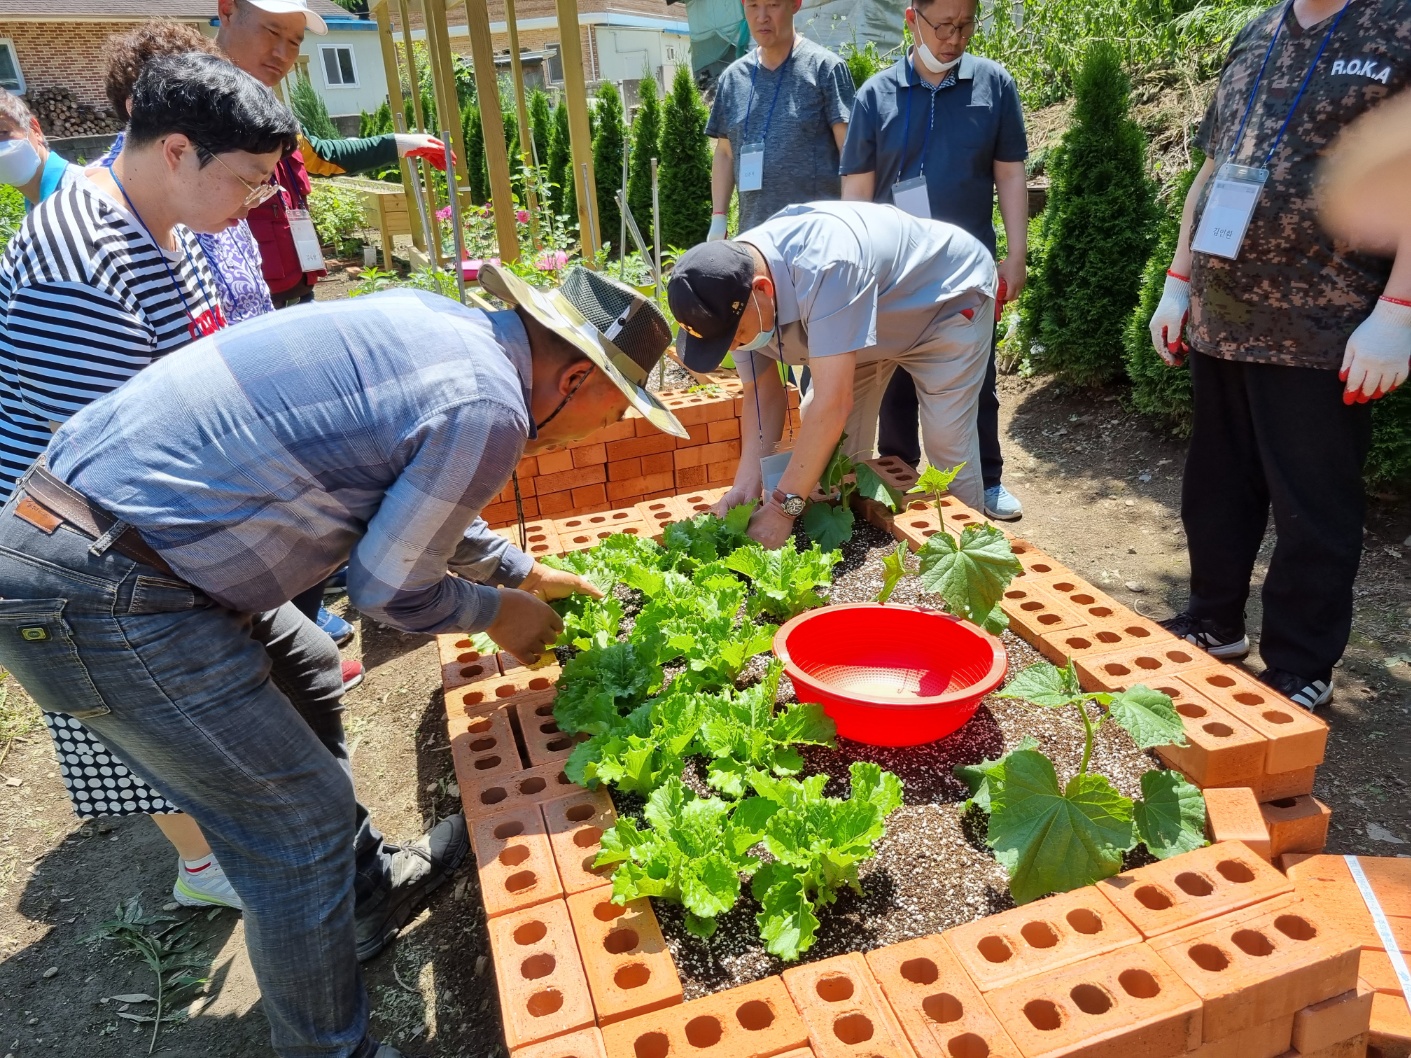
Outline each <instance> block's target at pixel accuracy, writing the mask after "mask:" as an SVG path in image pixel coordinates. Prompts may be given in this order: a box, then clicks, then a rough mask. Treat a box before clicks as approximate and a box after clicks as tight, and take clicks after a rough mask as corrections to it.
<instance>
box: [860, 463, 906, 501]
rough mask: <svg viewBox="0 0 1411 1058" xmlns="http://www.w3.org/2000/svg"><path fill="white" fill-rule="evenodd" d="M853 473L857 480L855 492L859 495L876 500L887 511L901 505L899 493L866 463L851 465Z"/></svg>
mask: <svg viewBox="0 0 1411 1058" xmlns="http://www.w3.org/2000/svg"><path fill="white" fill-rule="evenodd" d="M853 475H854V477H855V478H856V480H857V492H858V495H859V496H865V497H867V498H868V499H869V500H876V501H877V502H878V503H880V504H882V505H883V506H884V507H886V508H887V510H889V511H895V510H897V509H898V508H899V507H900V506H901V494H900V493H898V492H897V491H896V489H894V488H892V487H891V486H890V485H888V484H887V483H886V482H885V481H883V480H882V479H881V477H879V476H878V474H877V471H875V470H873V469H872V468H871V467H870V466H868V465H867V464H866V463H858V464H856V465H855V466H854V467H853Z"/></svg>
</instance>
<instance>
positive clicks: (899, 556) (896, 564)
mask: <svg viewBox="0 0 1411 1058" xmlns="http://www.w3.org/2000/svg"><path fill="white" fill-rule="evenodd" d="M907 550H908V549H907V546H906V542H905V541H903V542H902V543H900V544H898V545H897V549H896V550H895V551H892V552H890V553H889V554H888V555H887V557H886V558H884V559H882V587H881V589H880V590H879V591H878V592H877V601H878V602H879V603H881V604H883V605H886V602H887V600H888V599H890V598H891V597H892V592H894V591H896V587H897V585H898V584H900V583H901V579H902V578H903V577H904V576H906V554H907Z"/></svg>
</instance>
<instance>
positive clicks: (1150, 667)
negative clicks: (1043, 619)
mask: <svg viewBox="0 0 1411 1058" xmlns="http://www.w3.org/2000/svg"><path fill="white" fill-rule="evenodd" d="M1113 643H1120V644H1122V645H1120V646H1113V647H1112V648H1111V649H1109V650H1098V649H1097V647H1099V646H1101V645H1103V644H1108V645H1111V644H1113ZM1038 647H1039V651H1040V652H1041V653H1042V654H1043V655H1044V656H1045V657H1047V658H1049V659H1050V660H1052V661H1054V663H1055V664H1062V663H1063V662H1064V661H1065V660H1066V659H1067V658H1069V657H1071V658H1073V660H1074V662H1075V663H1076V665H1077V668H1078V678H1079V680H1080V681H1081V682H1082V684H1083V686H1084V687H1095V688H1096V687H1100V688H1102V689H1103V690H1105V691H1120V690H1126V689H1127V688H1130V687H1135V686H1136V685H1137V684H1139V683H1140V684H1145V685H1146V686H1148V687H1149V686H1151V684H1152V683H1153V682H1155V681H1157V680H1165V679H1167V678H1168V677H1170V676H1173V675H1175V674H1176V673H1178V672H1181V671H1183V670H1184V669H1187V668H1194V667H1195V666H1197V665H1200V664H1201V663H1202V662H1203V661H1204V659H1205V655H1203V654H1202V653H1201V652H1200V651H1199V650H1197V649H1196V648H1195V647H1193V646H1191V645H1190V644H1189V643H1185V642H1182V641H1181V640H1179V639H1176V638H1175V637H1174V636H1171V635H1168V634H1167V633H1166V632H1165V631H1162V632H1161V634H1160V635H1159V636H1158V635H1156V634H1154V633H1150V632H1148V631H1147V630H1146V628H1145V626H1144V625H1141V624H1133V625H1121V626H1115V625H1111V624H1107V625H1103V626H1101V627H1097V626H1089V627H1088V628H1085V629H1084V628H1080V629H1078V630H1077V631H1075V632H1051V633H1048V634H1046V635H1044V636H1042V637H1041V638H1040V640H1039V643H1038ZM1074 651H1076V653H1074ZM1065 652H1066V653H1065Z"/></svg>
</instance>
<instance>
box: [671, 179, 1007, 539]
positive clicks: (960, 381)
mask: <svg viewBox="0 0 1411 1058" xmlns="http://www.w3.org/2000/svg"><path fill="white" fill-rule="evenodd" d="M996 282H997V280H996V273H995V261H994V258H993V257H992V256H991V255H990V252H989V250H988V249H986V248H985V246H984V244H982V243H981V242H980V240H978V239H976V238H975V237H974V236H973V235H969V234H967V233H966V232H964V231H962V230H961V229H960V228H958V227H956V226H955V225H953V224H945V223H942V222H941V221H935V220H925V219H922V218H919V217H913V216H911V215H909V214H907V213H904V212H902V211H901V210H900V209H898V208H897V207H895V206H890V205H879V204H876V203H872V202H814V203H811V204H809V205H801V206H790V207H788V208H787V209H783V210H780V211H779V212H778V213H776V214H775V215H774V216H773V217H771V218H770V219H769V220H767V221H765V222H764V223H763V224H761V225H759V226H758V227H755V228H751V229H750V230H749V231H746V232H742V233H741V234H740V236H739V238H737V239H734V240H727V241H723V242H707V243H703V244H701V245H699V246H696V247H693V248H692V249H690V250H688V251H687V252H686V253H684V254H682V255H681V258H680V260H678V261H677V262H676V266H675V267H674V268H673V269H672V271H671V283H670V286H669V287H668V288H667V297H668V298H669V300H670V303H671V311H672V313H673V314H674V315H675V317H676V319H677V320H678V321H679V322H680V323H681V333H680V334H679V335H678V337H677V347H678V348H679V349H680V351H681V353H682V355H683V356H684V357H685V360H686V365H687V366H688V367H690V368H691V369H692V370H693V371H714V370H715V369H716V368H717V367H719V366H720V362H721V361H722V360H723V359H724V358H725V354H726V353H727V352H733V353H734V356H735V366H736V367H737V368H738V369H739V372H740V380H741V381H742V382H743V383H744V385H745V394H744V396H745V403H744V414H743V416H742V417H741V421H740V435H741V440H742V445H741V455H740V468H739V470H738V471H737V472H736V474H735V484H734V486H733V487H732V488H731V489H730V491H729V492H728V493H727V494H726V495H725V496H724V497H723V498H722V499H721V501H720V503H719V505H718V507H719V509H720V513H724V511H725V510H728V509H729V508H730V507H734V506H737V505H739V504H741V503H746V502H748V501H750V500H756V499H760V498H761V495H760V494H761V491H762V490H763V473H762V470H761V467H760V459H761V458H762V457H765V456H768V455H770V454H771V453H773V451H774V448H775V446H776V445H777V444H778V443H779V440H780V438H781V436H782V433H783V428H784V411H785V401H784V396H785V395H784V385H783V383H782V381H781V380H780V377H779V372H778V371H777V370H775V366H776V365H775V364H774V363H771V361H782V362H783V363H786V364H793V365H800V364H807V365H808V366H809V369H810V371H811V372H812V376H813V382H812V385H811V388H810V390H809V394H808V397H807V399H806V400H805V401H804V408H803V427H802V428H801V430H800V431H799V437H798V442H797V444H796V445H795V446H794V456H793V458H792V459H791V460H790V461H789V466H788V469H787V470H785V471H784V476H783V478H781V479H780V481H779V488H778V489H776V490H774V492H773V494H772V495H771V496H768V497H763V498H764V499H765V500H766V502H765V503H764V505H763V506H762V507H761V508H760V509H759V510H758V511H756V512H755V514H754V516H753V517H752V518H751V519H750V528H749V533H750V536H751V537H753V538H754V539H755V540H758V541H759V542H760V543H762V544H764V545H765V546H766V547H778V546H779V545H780V544H782V543H783V542H784V541H785V540H786V539H787V538H788V536H789V534H790V533H791V532H792V531H793V522H794V518H795V517H797V516H798V515H799V514H801V513H802V512H803V508H804V503H805V500H806V498H807V496H808V495H809V493H810V492H812V491H813V489H814V486H816V485H817V484H818V479H819V476H820V475H821V474H822V473H823V469H824V467H825V466H826V465H827V463H828V459H829V457H830V456H831V455H832V454H833V451H834V449H835V448H836V447H837V444H838V439H839V438H840V437H841V436H842V435H843V434H844V433H846V434H847V441H846V446H845V447H846V448H847V452H848V455H849V456H852V457H853V458H855V459H866V458H868V457H870V456H871V455H872V451H873V440H874V437H875V435H876V431H877V409H878V405H879V404H880V402H881V400H882V394H883V393H884V392H885V391H886V388H887V383H888V381H889V380H890V379H891V377H892V373H893V372H894V371H895V370H896V369H897V368H898V367H903V368H905V369H906V370H907V371H908V372H909V373H910V374H911V377H912V378H913V379H915V380H916V390H917V393H918V395H919V397H920V405H921V436H922V441H923V443H924V447H925V449H926V458H927V459H928V460H929V461H930V463H931V464H932V465H933V466H939V467H954V466H961V465H962V464H963V466H961V471H960V473H959V475H958V476H957V477H956V479H955V482H954V484H953V485H952V486H951V489H952V491H953V492H954V493H955V494H956V496H957V497H959V498H960V500H961V501H962V502H964V503H967V504H969V505H970V506H972V507H974V508H975V509H977V510H978V509H980V507H981V506H982V505H983V503H984V488H983V486H982V484H981V477H980V440H979V434H978V433H977V431H976V425H975V423H976V419H975V414H976V408H977V406H978V402H979V399H980V388H981V386H982V385H983V384H984V381H985V364H986V362H987V361H988V359H989V355H990V342H991V340H992V337H993V330H994V299H995V287H996ZM756 353H758V354H760V356H758V357H757V356H756Z"/></svg>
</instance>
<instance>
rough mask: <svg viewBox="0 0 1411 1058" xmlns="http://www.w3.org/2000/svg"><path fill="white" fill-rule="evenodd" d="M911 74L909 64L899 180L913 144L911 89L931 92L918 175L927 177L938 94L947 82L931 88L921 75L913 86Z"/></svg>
mask: <svg viewBox="0 0 1411 1058" xmlns="http://www.w3.org/2000/svg"><path fill="white" fill-rule="evenodd" d="M911 72H912V71H911V64H910V63H908V64H907V67H906V88H907V92H906V131H905V132H904V133H903V134H902V141H901V165H900V166H899V167H898V169H897V179H898V180H900V179H901V178H902V177H904V176H905V175H906V148H907V146H908V145H909V144H910V143H911V96H912V92H911V89H913V88H919V87H921V86H922V85H925V86H926V87H927V88H928V89H930V91H931V114H930V118H929V120H928V121H927V124H926V138H925V139H924V140H922V141H921V171H920V172H919V173H918V174H917V175H918V176H925V175H926V155H927V154H928V153H929V152H930V150H931V132H932V131H933V130H934V129H935V127H936V93H937V92H939V91H940V90H941V89H942V88H944V87H945V86H946V82H945V81H942V82H941V83H940V84H938V85H936V87H935V88H931V86H930V85H929V84H926V82H924V81H922V80H921V77H920V74H918V75H917V80H916V83H915V84H912V82H911ZM953 79H954V75H952V78H951V80H952V82H953Z"/></svg>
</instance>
